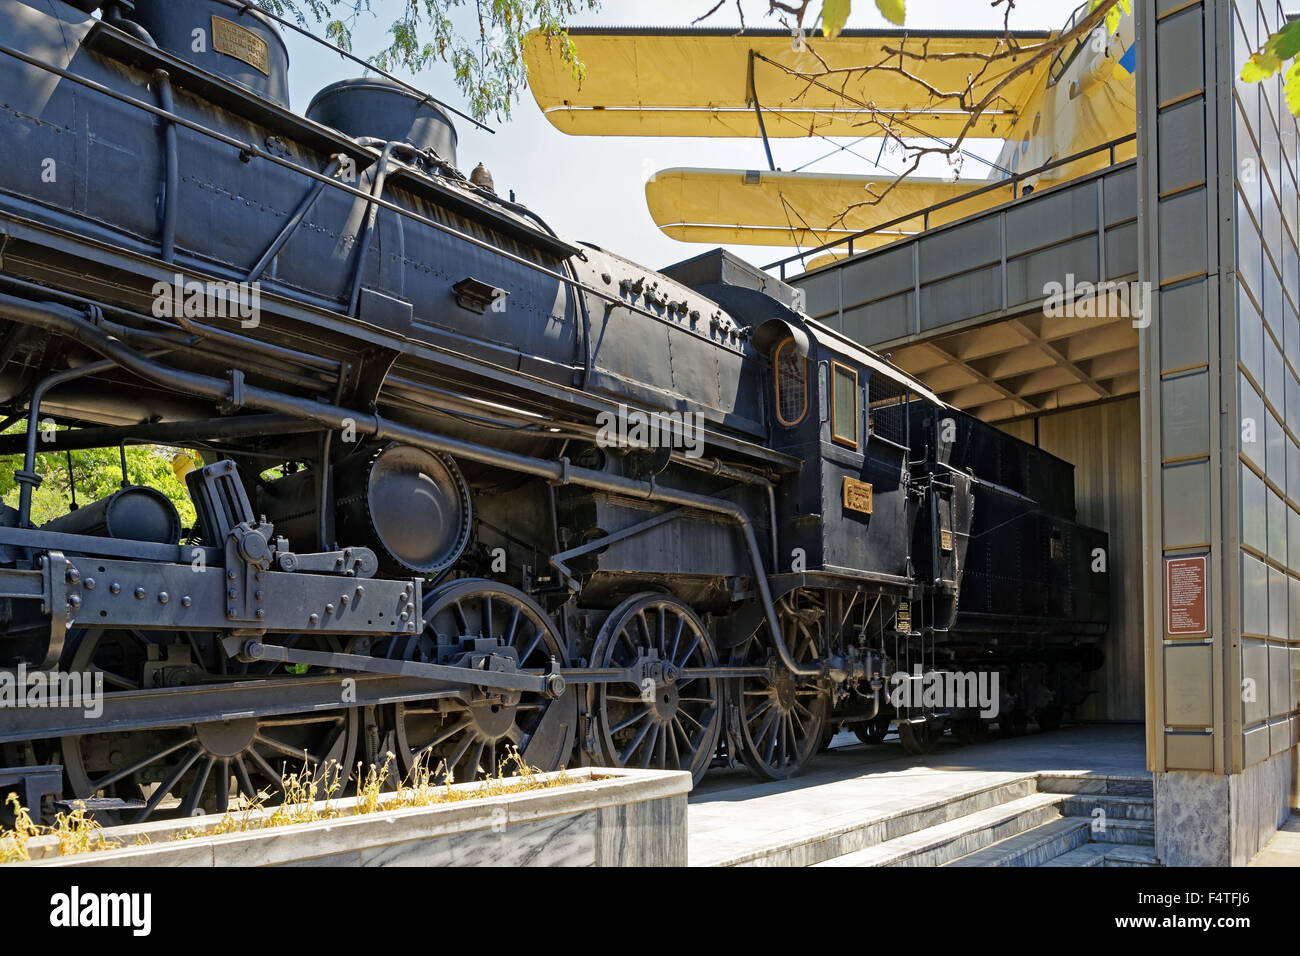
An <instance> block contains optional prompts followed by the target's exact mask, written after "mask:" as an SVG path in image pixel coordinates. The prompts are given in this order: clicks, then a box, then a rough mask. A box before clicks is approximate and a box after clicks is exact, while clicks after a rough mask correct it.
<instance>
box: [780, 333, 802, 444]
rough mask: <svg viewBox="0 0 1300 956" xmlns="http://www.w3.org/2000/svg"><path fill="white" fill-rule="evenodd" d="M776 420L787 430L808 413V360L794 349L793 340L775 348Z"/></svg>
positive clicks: (788, 340)
mask: <svg viewBox="0 0 1300 956" xmlns="http://www.w3.org/2000/svg"><path fill="white" fill-rule="evenodd" d="M773 364H774V366H775V368H776V420H777V421H779V422H780V423H781V424H782V425H785V426H786V427H787V428H789V427H790V426H791V425H798V424H799V423H800V422H801V421H803V417H804V415H806V414H807V413H808V360H807V359H806V358H804V357H803V356H802V355H800V354H799V350H798V349H796V348H795V344H794V339H786V340H785V341H784V342H782V343H781V344H780V345H778V346H777V347H776V354H775V355H774V356H773Z"/></svg>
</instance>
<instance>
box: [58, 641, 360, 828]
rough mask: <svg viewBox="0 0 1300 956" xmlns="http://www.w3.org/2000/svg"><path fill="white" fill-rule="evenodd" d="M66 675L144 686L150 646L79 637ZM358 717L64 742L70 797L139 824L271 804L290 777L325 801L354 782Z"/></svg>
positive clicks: (311, 717) (295, 717)
mask: <svg viewBox="0 0 1300 956" xmlns="http://www.w3.org/2000/svg"><path fill="white" fill-rule="evenodd" d="M73 640H74V643H73V645H72V647H71V648H70V655H69V657H68V658H65V659H67V660H69V663H68V665H67V669H68V670H69V671H73V672H82V673H86V672H94V671H102V672H103V673H104V674H105V687H106V689H107V688H113V689H126V688H130V687H138V686H143V684H144V681H143V677H144V671H143V670H142V668H141V663H142V662H143V661H145V660H147V647H148V645H149V643H150V642H149V639H148V637H146V636H144V635H142V634H140V633H139V632H136V631H125V630H100V629H93V630H87V631H83V632H80V633H79V634H77V635H75V636H74V639H73ZM358 723H359V722H358V718H357V711H356V709H355V708H351V709H346V708H344V709H339V710H334V711H326V712H319V713H307V714H289V715H282V716H265V717H257V716H252V717H240V718H236V719H231V720H220V721H212V722H207V723H200V724H191V725H186V726H179V727H168V728H163V729H156V730H138V731H111V732H106V733H88V734H81V735H78V736H75V737H64V738H62V740H61V741H60V748H61V753H62V761H63V766H64V770H65V772H66V774H67V777H68V783H69V787H70V789H71V791H72V795H73V796H74V797H76V798H79V799H89V798H93V797H107V798H113V799H118V800H122V801H124V802H125V804H126V807H127V812H128V813H129V812H130V811H131V810H135V811H136V815H135V819H134V822H137V823H139V822H143V821H145V820H149V819H156V818H161V817H178V816H179V817H188V816H195V815H197V814H200V813H224V812H225V811H226V810H228V809H230V807H231V802H232V797H233V796H234V795H235V794H239V795H241V796H243V797H245V798H247V799H248V800H257V799H266V800H269V801H271V802H274V801H275V800H276V799H277V798H278V796H279V794H280V793H281V791H282V781H283V778H284V777H285V776H291V775H302V774H308V775H309V776H310V778H311V780H312V782H313V786H314V788H315V789H316V790H317V792H318V793H319V794H320V796H321V797H322V798H323V797H324V795H325V790H326V786H327V783H337V784H338V785H339V786H340V787H341V786H343V785H345V784H346V783H347V781H348V780H349V778H350V776H351V772H352V766H353V762H354V760H355V758H356V752H357V729H358Z"/></svg>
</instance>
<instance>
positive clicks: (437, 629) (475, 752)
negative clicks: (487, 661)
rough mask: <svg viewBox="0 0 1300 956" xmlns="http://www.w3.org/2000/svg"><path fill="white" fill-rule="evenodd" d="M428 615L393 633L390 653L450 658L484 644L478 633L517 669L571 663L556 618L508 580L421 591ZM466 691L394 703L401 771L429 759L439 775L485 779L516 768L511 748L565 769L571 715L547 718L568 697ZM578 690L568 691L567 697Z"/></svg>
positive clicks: (547, 767) (539, 763) (539, 764)
mask: <svg viewBox="0 0 1300 956" xmlns="http://www.w3.org/2000/svg"><path fill="white" fill-rule="evenodd" d="M424 620H425V629H424V633H423V634H421V635H417V636H413V637H410V638H405V639H402V638H396V639H394V641H393V643H392V645H391V647H390V648H388V649H387V653H388V654H389V656H393V657H400V658H402V659H406V660H417V661H420V662H422V663H429V662H443V663H453V664H454V663H455V662H456V661H457V660H458V659H462V660H463V655H465V654H468V653H470V652H478V648H481V647H483V646H484V645H482V644H478V645H477V647H476V642H479V641H485V640H493V641H495V644H494V645H492V647H493V649H492V651H491V653H495V654H502V655H506V656H509V657H513V658H514V660H515V661H516V663H517V665H518V666H519V667H520V668H521V669H527V670H537V671H544V670H547V669H549V667H550V664H551V661H552V660H556V661H558V662H559V663H560V664H561V666H562V665H563V664H564V662H565V652H564V647H563V645H562V644H561V642H560V638H559V636H558V635H557V634H556V632H555V627H554V625H552V623H551V619H550V617H549V616H547V614H546V612H545V611H544V610H543V609H542V608H541V606H540V605H538V604H537V602H536V601H534V600H533V599H532V598H530V597H529V596H528V595H526V594H524V593H523V592H522V591H517V590H515V589H514V588H512V587H509V586H508V585H505V584H496V583H494V582H491V581H482V580H477V579H466V580H462V581H456V582H453V583H452V584H449V585H447V586H446V587H442V588H439V589H438V590H436V591H434V592H432V593H431V594H429V595H428V597H427V598H426V599H425V602H424ZM469 694H470V696H471V701H470V702H469V703H468V704H467V703H465V702H464V701H459V700H449V699H439V700H432V701H427V702H418V703H408V704H397V705H396V706H395V707H394V710H393V714H392V720H393V729H394V731H395V733H394V740H395V741H396V744H397V756H398V759H399V760H400V761H401V769H402V771H403V772H404V773H407V774H409V773H411V771H412V770H413V769H415V768H417V767H423V768H426V769H428V770H429V771H430V772H432V773H433V776H434V779H435V780H437V781H438V782H445V781H447V780H449V779H450V780H452V781H454V782H456V783H465V782H468V781H471V780H481V779H483V778H485V777H487V776H489V775H493V774H497V773H500V772H502V771H503V770H504V771H505V772H507V773H508V772H511V771H514V770H517V769H518V767H517V765H516V764H515V762H514V761H512V760H509V759H508V758H509V755H510V752H511V748H514V749H517V750H518V752H519V753H520V754H521V756H522V757H523V758H524V759H525V761H526V762H527V763H528V765H529V766H530V767H535V768H537V769H539V770H543V771H551V770H559V769H560V768H561V767H563V766H564V765H565V763H566V762H567V761H568V758H569V754H570V752H571V751H572V749H573V739H574V734H575V732H576V727H575V721H573V720H556V719H550V720H548V719H547V717H548V712H549V711H551V710H552V709H553V708H555V707H556V706H558V705H561V704H563V703H564V698H562V699H561V700H559V701H552V700H550V699H549V698H547V697H546V696H545V695H544V694H542V693H540V692H533V691H512V690H501V691H496V690H487V691H482V692H479V691H474V690H471V691H469ZM572 694H573V691H572V690H570V691H569V692H568V693H567V694H566V695H565V697H566V698H569V699H570V703H571V699H572V698H571V695H572ZM560 712H561V711H559V710H557V711H556V712H555V714H552V715H551V716H552V718H555V717H558V715H559V714H560Z"/></svg>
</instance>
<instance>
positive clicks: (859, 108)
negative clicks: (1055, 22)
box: [524, 28, 1051, 138]
mask: <svg viewBox="0 0 1300 956" xmlns="http://www.w3.org/2000/svg"><path fill="white" fill-rule="evenodd" d="M569 32H570V35H571V36H572V37H573V41H574V43H575V44H576V45H577V55H578V59H579V60H581V61H582V63H583V64H584V65H585V66H586V78H585V79H584V80H583V81H582V82H581V83H579V82H578V80H577V79H575V77H574V75H573V71H572V69H571V68H570V67H569V66H568V65H566V64H565V63H564V61H563V59H562V57H561V55H560V44H559V42H558V41H554V40H548V38H547V37H545V36H544V35H541V34H537V33H534V34H533V35H532V36H530V37H528V38H527V40H526V41H525V47H524V56H525V60H526V62H527V64H528V84H529V87H530V88H531V89H532V91H533V96H534V98H535V99H536V100H537V104H538V106H540V107H541V109H542V112H543V113H545V114H546V117H547V119H549V120H550V121H551V123H552V124H554V125H555V126H556V127H557V128H558V129H560V130H562V131H564V132H565V133H570V134H575V135H603V136H741V137H757V136H759V135H760V134H761V132H762V131H761V130H760V127H759V121H758V115H757V113H756V111H755V109H754V102H755V99H757V102H758V104H759V105H760V106H761V107H762V115H763V124H764V126H765V128H766V132H767V135H768V136H785V137H794V136H810V135H814V134H820V135H823V136H868V135H879V134H880V132H881V125H882V124H885V125H888V126H889V128H891V129H893V130H896V131H898V132H899V133H900V135H914V136H952V135H955V134H956V133H958V132H960V131H961V130H962V129H963V128H964V127H965V125H966V123H967V120H968V118H969V115H968V114H967V113H966V112H964V111H962V110H961V109H960V108H959V107H958V104H957V103H956V102H955V100H953V99H951V98H944V97H942V96H936V95H935V91H938V92H940V93H943V94H957V93H964V92H965V91H966V86H967V83H968V77H970V76H971V75H972V74H979V73H980V71H981V70H984V69H985V65H986V64H985V61H984V60H982V59H981V56H986V55H988V54H991V53H993V52H995V51H999V50H1004V49H1006V48H1007V44H1008V43H1009V42H1010V43H1014V44H1017V45H1019V46H1020V47H1022V48H1025V47H1032V46H1033V45H1035V44H1038V43H1042V42H1043V41H1045V40H1047V39H1049V38H1050V36H1051V34H1050V33H1016V34H1012V35H1011V37H1010V39H1008V37H1007V35H1006V34H1004V33H1002V32H1000V31H991V32H979V31H962V32H946V31H930V32H928V33H925V34H920V33H907V32H903V31H890V30H848V31H845V32H844V33H843V34H841V35H840V36H839V37H837V38H836V39H834V40H827V39H824V38H821V37H809V38H808V39H807V44H808V46H809V47H810V48H811V49H812V50H815V51H816V55H814V53H812V52H810V51H809V50H804V51H798V50H796V49H795V48H794V44H793V42H792V40H791V37H790V34H789V33H787V32H785V31H781V30H750V31H747V32H745V33H743V34H739V35H737V34H736V33H735V32H734V31H732V30H702V29H697V30H681V29H674V30H653V29H627V30H618V29H596V28H591V29H582V28H574V29H572V30H570V31H569ZM909 54H915V55H916V56H917V57H920V56H926V57H928V59H925V60H922V59H914V58H912V56H910V55H909ZM1026 55H1027V54H1026ZM819 57H820V58H819ZM1043 59H1044V61H1045V62H1043V63H1042V64H1041V66H1040V67H1038V68H1035V69H1032V70H1026V71H1025V72H1024V73H1023V74H1021V75H1019V76H1017V77H1015V78H1014V79H1013V80H1012V81H1011V82H1010V83H1009V84H1008V85H1007V87H1006V89H1004V90H1003V91H1002V93H1001V94H1000V98H999V99H998V100H997V101H996V102H995V103H993V104H991V106H990V108H989V109H987V110H986V111H985V112H984V114H983V115H982V116H981V117H979V118H978V119H977V120H976V122H975V124H974V126H973V127H972V130H971V133H970V135H972V136H977V137H994V138H1001V137H1003V136H1005V135H1006V132H1007V130H1009V129H1010V128H1011V123H1012V120H1013V119H1014V117H1015V115H1016V111H1017V109H1018V108H1019V107H1021V106H1023V104H1024V102H1025V101H1026V100H1027V99H1028V97H1029V95H1030V94H1031V93H1032V92H1033V90H1034V89H1035V88H1036V87H1037V86H1041V85H1042V84H1041V82H1039V81H1040V80H1042V79H1043V78H1044V76H1045V74H1046V71H1047V69H1048V66H1049V63H1047V62H1046V60H1048V59H1049V58H1047V57H1044V58H1043ZM823 60H824V61H825V63H824V64H823ZM1023 62H1024V60H1023V57H1022V58H1019V59H1017V60H1016V61H1015V62H1014V64H1013V63H1012V62H1006V61H1003V62H1000V63H998V64H996V65H995V66H993V67H991V68H990V69H989V70H988V71H987V73H988V75H986V76H982V77H981V78H980V79H979V80H978V82H977V83H976V84H975V94H976V99H979V98H980V96H981V95H982V92H983V91H987V90H989V89H991V88H992V87H993V86H994V85H995V84H996V83H997V82H998V81H1000V80H1001V79H1002V77H1003V76H1005V75H1006V74H1007V73H1009V72H1011V71H1012V70H1013V69H1014V68H1015V66H1016V65H1019V64H1022V63H1023ZM868 64H870V65H877V64H884V65H885V66H886V69H880V70H872V71H869V72H867V73H865V74H863V73H861V72H847V73H836V72H833V71H835V70H844V69H846V68H849V67H859V68H860V67H862V66H864V65H868ZM828 68H829V70H830V71H832V72H830V73H825V71H826V70H827V69H828ZM788 70H795V71H798V72H799V73H802V74H804V75H802V76H799V75H794V74H792V73H790V72H787V71H788ZM824 73H825V75H820V74H824ZM814 74H817V75H814Z"/></svg>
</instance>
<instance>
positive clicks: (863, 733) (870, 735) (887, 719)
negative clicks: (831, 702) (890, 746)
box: [853, 714, 893, 745]
mask: <svg viewBox="0 0 1300 956" xmlns="http://www.w3.org/2000/svg"><path fill="white" fill-rule="evenodd" d="M891 723H893V718H892V717H891V716H890V715H889V714H880V715H879V716H877V717H874V718H872V719H871V720H860V721H858V722H857V723H855V724H854V725H853V732H854V733H855V734H856V735H857V737H858V740H860V741H862V742H863V743H864V744H871V745H875V744H883V743H884V742H885V737H886V736H888V735H889V725H890V724H891Z"/></svg>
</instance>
